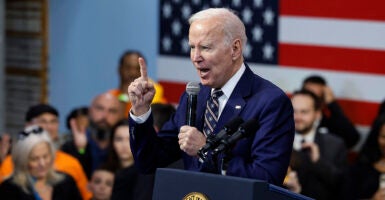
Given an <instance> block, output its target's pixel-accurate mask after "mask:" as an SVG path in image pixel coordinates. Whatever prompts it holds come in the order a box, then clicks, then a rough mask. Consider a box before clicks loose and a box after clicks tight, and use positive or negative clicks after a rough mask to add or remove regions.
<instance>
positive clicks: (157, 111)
mask: <svg viewBox="0 0 385 200" xmlns="http://www.w3.org/2000/svg"><path fill="white" fill-rule="evenodd" d="M151 110H152V115H153V117H154V128H155V130H156V132H158V131H160V129H162V127H163V125H164V124H165V123H166V122H167V121H168V120H169V119H170V118H171V116H172V115H173V114H174V113H175V111H176V109H175V107H174V106H173V105H171V104H167V103H153V104H151Z"/></svg>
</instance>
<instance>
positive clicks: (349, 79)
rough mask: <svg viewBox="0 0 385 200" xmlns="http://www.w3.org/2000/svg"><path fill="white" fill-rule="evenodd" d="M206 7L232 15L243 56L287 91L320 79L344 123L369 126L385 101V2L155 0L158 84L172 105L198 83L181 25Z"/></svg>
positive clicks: (185, 31) (186, 26)
mask: <svg viewBox="0 0 385 200" xmlns="http://www.w3.org/2000/svg"><path fill="white" fill-rule="evenodd" d="M209 7H227V8H231V9H232V10H234V11H236V12H237V15H238V16H239V17H240V19H241V20H242V21H243V22H244V24H245V26H246V31H247V32H246V34H247V37H248V42H247V45H246V47H245V48H244V57H245V60H246V62H247V63H248V64H249V65H250V66H251V68H252V70H253V71H254V72H255V73H256V74H258V75H260V76H262V77H264V78H266V79H268V80H270V81H272V82H273V83H275V84H277V85H278V86H279V87H281V88H282V89H283V90H284V91H286V92H288V93H290V92H292V91H294V90H295V89H298V88H299V87H300V86H301V82H302V80H303V79H304V78H305V77H306V76H308V75H310V74H319V75H322V76H324V77H325V78H326V79H327V81H328V83H329V85H330V86H331V87H332V89H333V91H334V92H335V95H336V96H337V98H338V100H339V103H340V104H341V105H342V107H343V109H344V111H345V112H346V114H347V115H348V116H349V117H350V119H352V121H353V122H354V123H356V124H357V125H360V126H364V127H365V126H369V125H370V124H371V122H372V120H373V119H374V117H375V115H376V113H377V109H378V105H379V103H380V102H381V101H383V100H384V99H385V90H382V89H381V86H383V85H385V12H384V11H383V8H385V1H383V0H370V1H359V0H338V1H328V0H326V1H309V0H281V1H278V0H227V1H221V0H191V1H182V0H161V3H160V6H159V27H160V28H159V30H160V31H159V54H160V55H159V59H158V79H159V82H160V83H161V84H162V85H164V87H165V95H166V97H167V98H168V100H169V101H171V102H174V103H176V102H178V100H179V95H180V94H181V92H183V91H184V89H185V84H186V83H187V82H189V81H199V79H198V76H197V75H196V72H195V69H194V67H193V66H192V64H191V62H190V60H189V46H188V28H189V26H188V22H187V20H188V18H189V17H190V16H191V14H193V13H195V12H198V11H200V10H203V9H205V8H209ZM169 91H173V92H169Z"/></svg>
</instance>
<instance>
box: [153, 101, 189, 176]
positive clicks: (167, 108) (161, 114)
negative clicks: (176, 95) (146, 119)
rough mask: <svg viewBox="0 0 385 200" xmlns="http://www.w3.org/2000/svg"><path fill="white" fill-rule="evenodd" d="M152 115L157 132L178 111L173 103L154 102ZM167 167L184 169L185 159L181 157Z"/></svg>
mask: <svg viewBox="0 0 385 200" xmlns="http://www.w3.org/2000/svg"><path fill="white" fill-rule="evenodd" d="M151 110H152V116H153V118H154V128H155V131H156V132H159V131H160V130H161V129H162V127H163V125H164V124H165V123H166V122H167V121H168V120H169V119H170V118H171V117H172V115H173V114H174V113H175V112H176V109H175V107H174V106H173V105H172V104H164V103H153V104H151ZM167 168H174V169H184V164H183V160H182V159H179V160H177V161H175V162H173V163H171V164H170V165H168V166H167Z"/></svg>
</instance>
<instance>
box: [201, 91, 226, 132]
mask: <svg viewBox="0 0 385 200" xmlns="http://www.w3.org/2000/svg"><path fill="white" fill-rule="evenodd" d="M222 95H223V92H222V90H219V89H218V90H217V89H216V90H214V91H213V93H212V94H211V97H210V98H209V100H208V101H207V105H206V112H205V121H204V124H203V133H204V134H205V135H206V137H207V136H210V135H211V134H212V133H213V131H214V129H215V126H216V125H217V122H218V117H219V116H218V115H219V101H218V99H219V97H221V96H222Z"/></svg>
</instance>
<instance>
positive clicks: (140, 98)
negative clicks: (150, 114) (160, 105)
mask: <svg viewBox="0 0 385 200" xmlns="http://www.w3.org/2000/svg"><path fill="white" fill-rule="evenodd" d="M139 65H140V77H139V78H137V79H135V80H134V81H133V82H132V83H131V84H130V86H129V87H128V96H129V98H130V101H131V105H132V107H131V111H132V112H133V114H134V115H136V116H140V115H142V114H144V113H146V112H147V111H148V110H149V109H150V105H151V102H152V99H153V98H154V96H155V88H154V84H153V83H151V82H150V81H149V79H148V76H147V66H146V63H145V62H144V60H143V58H141V57H140V58H139Z"/></svg>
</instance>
